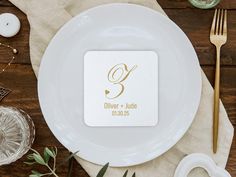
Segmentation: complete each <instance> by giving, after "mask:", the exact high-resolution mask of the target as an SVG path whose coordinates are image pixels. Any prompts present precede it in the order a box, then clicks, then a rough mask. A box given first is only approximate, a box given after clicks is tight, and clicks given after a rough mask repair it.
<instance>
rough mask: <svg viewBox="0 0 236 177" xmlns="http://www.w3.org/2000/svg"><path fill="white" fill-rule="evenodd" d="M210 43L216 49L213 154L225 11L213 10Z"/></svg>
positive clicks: (225, 38)
mask: <svg viewBox="0 0 236 177" xmlns="http://www.w3.org/2000/svg"><path fill="white" fill-rule="evenodd" d="M210 41H211V43H212V44H214V45H215V47H216V71H215V92H214V112H213V116H214V117H213V152H214V153H216V152H217V141H218V129H219V97H220V49H221V47H222V46H223V45H224V44H225V43H226V41H227V10H224V9H216V10H215V14H214V18H213V21H212V26H211V32H210Z"/></svg>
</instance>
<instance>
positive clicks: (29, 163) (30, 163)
mask: <svg viewBox="0 0 236 177" xmlns="http://www.w3.org/2000/svg"><path fill="white" fill-rule="evenodd" d="M24 163H25V164H27V165H33V164H35V163H36V162H24Z"/></svg>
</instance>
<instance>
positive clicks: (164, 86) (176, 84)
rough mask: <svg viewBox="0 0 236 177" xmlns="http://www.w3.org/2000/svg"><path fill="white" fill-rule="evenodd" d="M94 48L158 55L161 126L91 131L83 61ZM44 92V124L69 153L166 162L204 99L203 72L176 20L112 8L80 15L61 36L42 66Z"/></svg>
mask: <svg viewBox="0 0 236 177" xmlns="http://www.w3.org/2000/svg"><path fill="white" fill-rule="evenodd" d="M89 50H152V51H156V52H157V53H158V55H159V123H158V125H157V126H155V127H106V128H105V127H103V128H93V127H88V126H86V125H85V123H84V120H83V77H84V76H83V56H84V54H85V53H86V51H89ZM38 91H39V100H40V105H41V109H42V112H43V114H44V117H45V120H46V122H47V124H48V126H49V128H50V129H51V131H52V132H53V133H54V135H55V136H56V137H57V139H58V140H59V141H60V142H61V143H62V144H63V145H64V146H65V147H66V148H68V149H69V150H70V151H72V152H75V151H77V150H79V154H78V155H79V156H80V157H81V158H83V159H85V160H88V161H90V162H93V163H96V164H105V163H107V162H110V165H111V166H116V167H120V166H131V165H136V164H140V163H144V162H146V161H149V160H151V159H154V158H156V157H158V156H160V155H161V154H163V153H164V152H166V151H167V150H169V149H170V148H171V147H173V146H174V145H175V144H176V143H177V142H178V141H179V140H180V138H181V137H182V136H183V135H184V134H185V132H186V131H187V130H188V128H189V127H190V125H191V123H192V121H193V119H194V116H195V114H196V111H197V108H198V105H199V101H200V95H201V72H200V66H199V62H198V59H197V56H196V53H195V51H194V49H193V47H192V45H191V43H190V41H189V40H188V38H187V37H186V35H185V34H184V33H183V32H182V31H181V29H180V28H178V26H177V25H175V24H174V23H173V22H172V21H171V20H170V19H168V18H167V17H165V16H163V15H162V14H160V13H158V12H156V11H154V10H151V9H149V8H146V7H143V6H139V5H132V4H107V5H102V6H98V7H95V8H92V9H89V10H87V11H85V12H83V13H81V14H80V15H78V16H76V17H74V18H73V19H72V20H70V21H69V22H68V23H67V24H66V25H64V26H63V27H62V28H61V29H60V30H59V32H58V33H57V34H56V35H55V37H54V38H53V39H52V41H51V43H50V44H49V46H48V48H47V50H46V52H45V54H44V57H43V60H42V63H41V67H40V72H39V83H38ZM140 94H145V93H142V91H141V90H140ZM94 101H96V100H94ZM97 116H98V118H99V115H97Z"/></svg>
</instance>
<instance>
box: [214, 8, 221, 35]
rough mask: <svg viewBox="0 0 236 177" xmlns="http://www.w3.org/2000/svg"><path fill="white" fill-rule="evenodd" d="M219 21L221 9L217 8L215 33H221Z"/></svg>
mask: <svg viewBox="0 0 236 177" xmlns="http://www.w3.org/2000/svg"><path fill="white" fill-rule="evenodd" d="M219 22H220V9H218V10H217V18H216V31H215V34H219V31H220V27H219Z"/></svg>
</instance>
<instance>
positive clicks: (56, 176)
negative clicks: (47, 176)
mask: <svg viewBox="0 0 236 177" xmlns="http://www.w3.org/2000/svg"><path fill="white" fill-rule="evenodd" d="M46 167H48V169H49V170H50V171H51V172H52V174H53V175H54V176H55V177H59V176H58V175H57V174H56V173H55V171H54V170H52V169H51V167H50V166H49V165H48V164H46Z"/></svg>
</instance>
